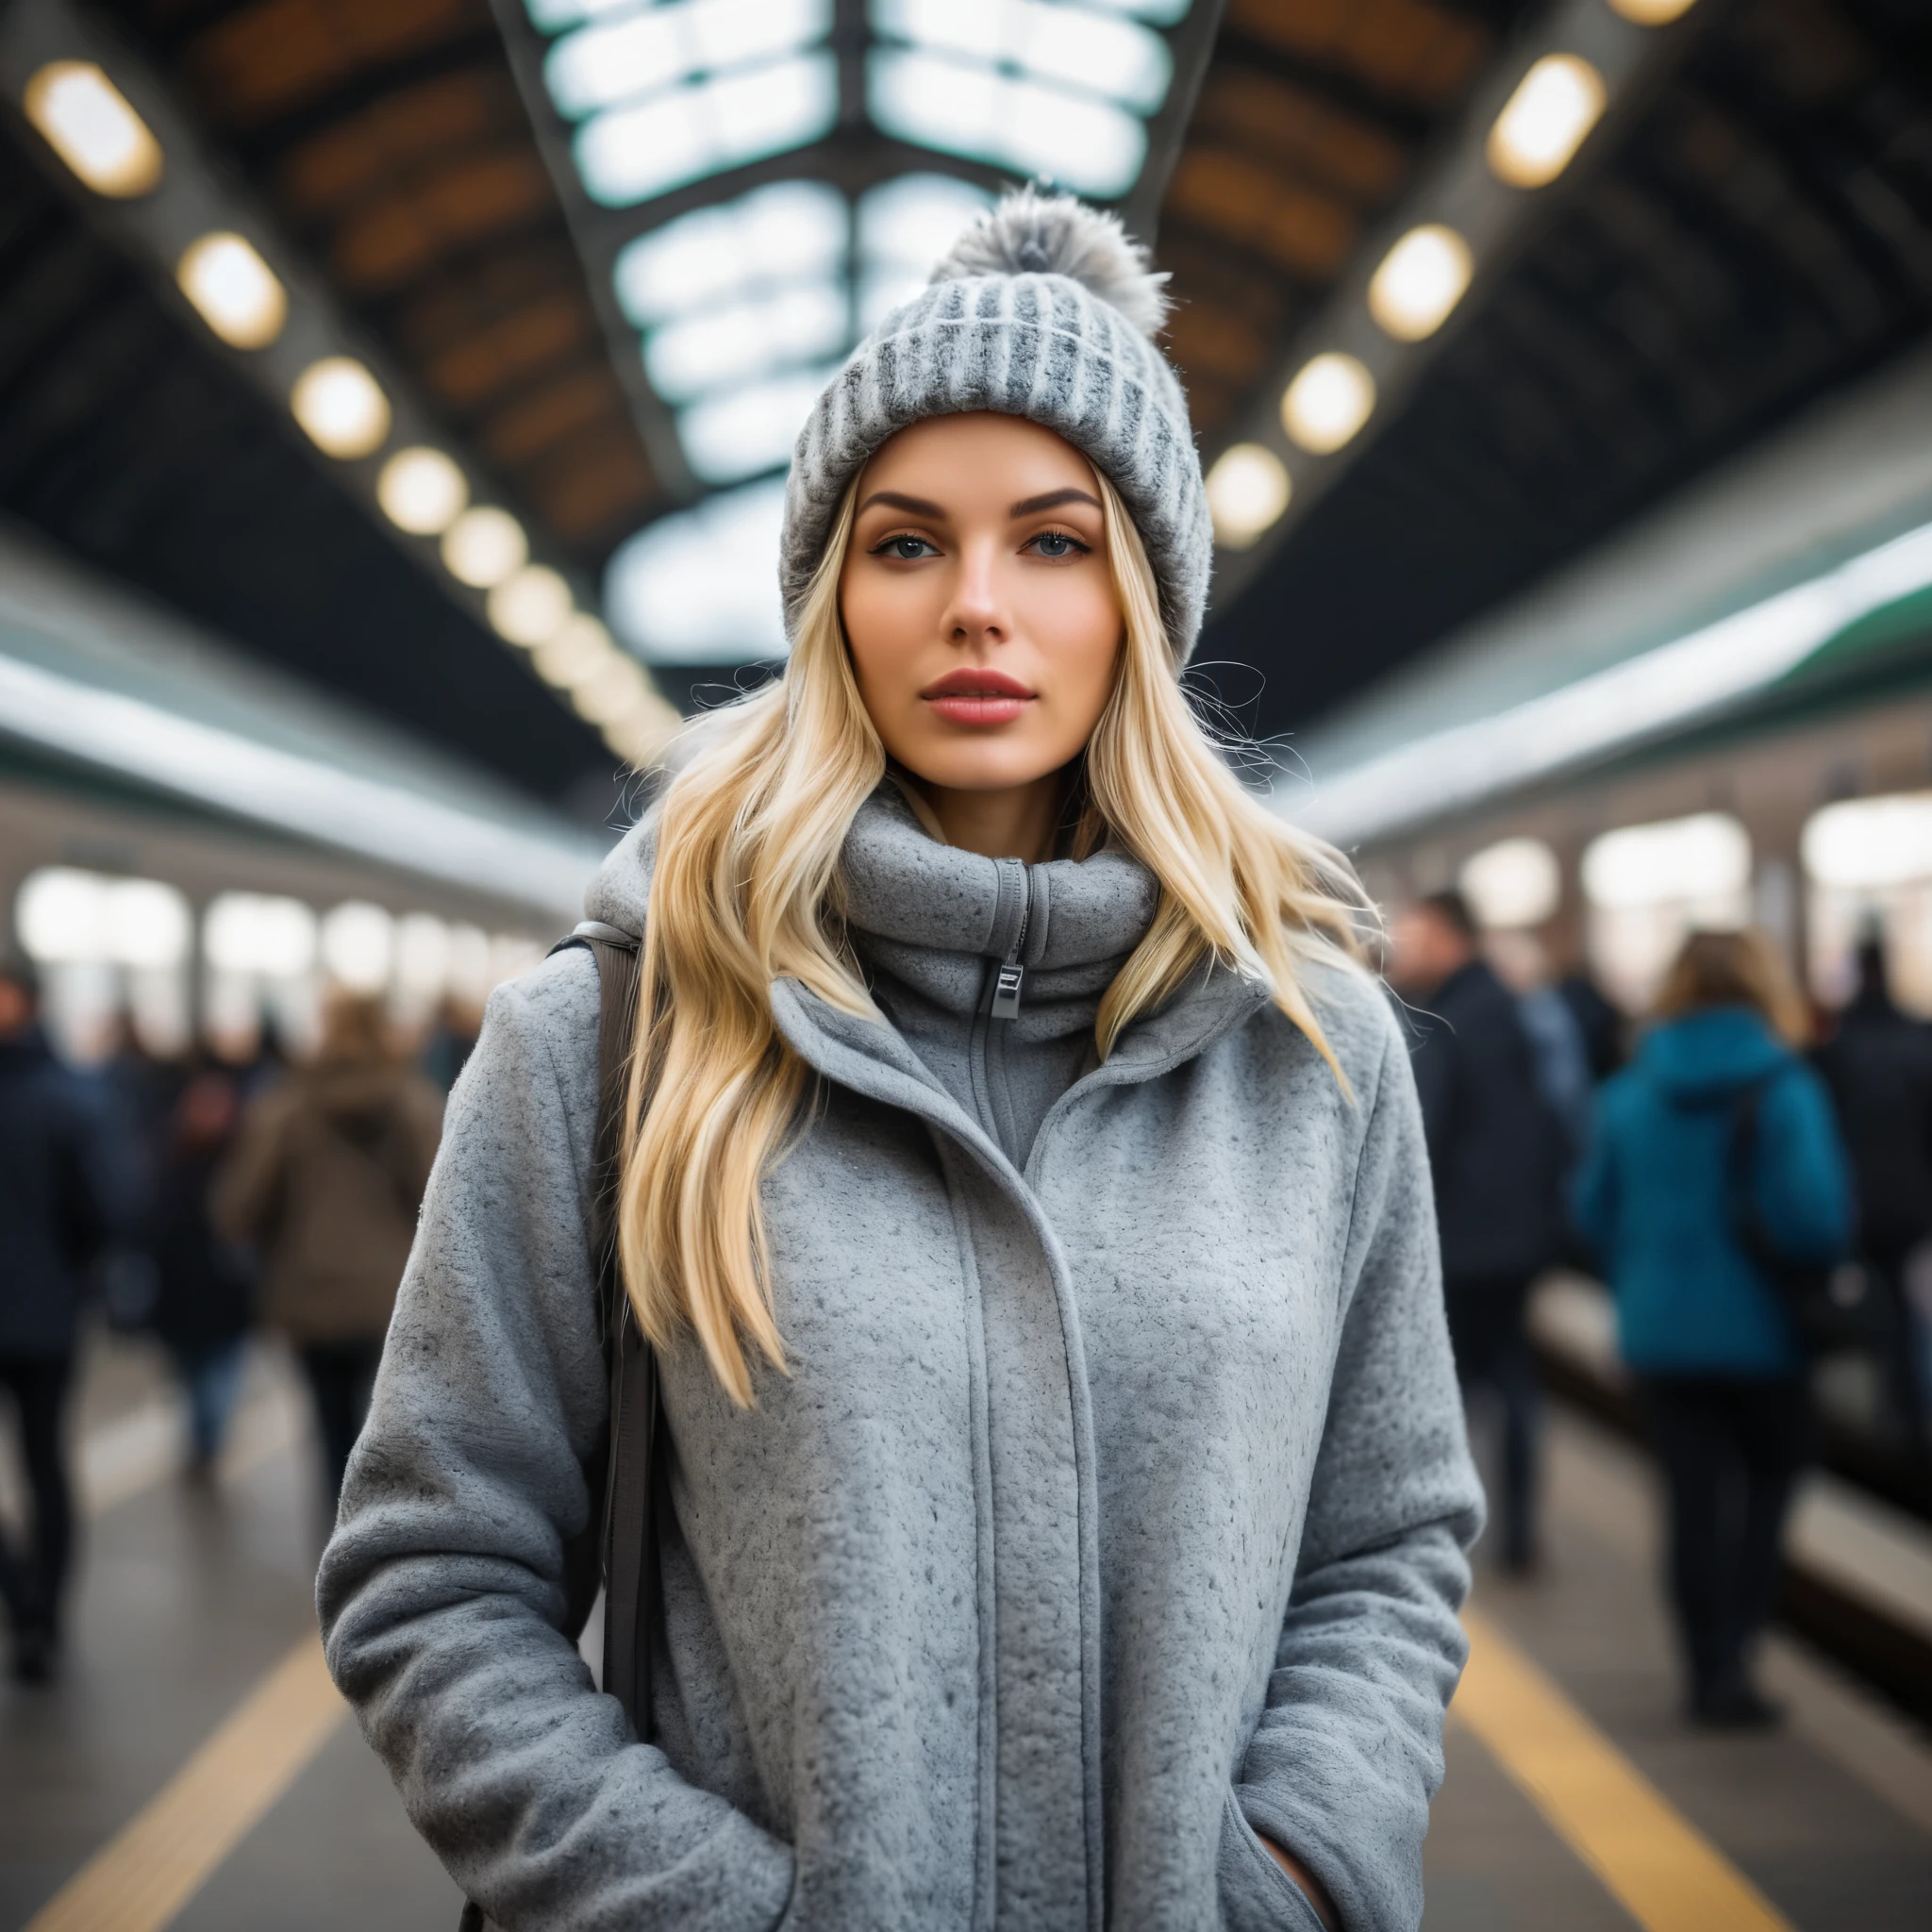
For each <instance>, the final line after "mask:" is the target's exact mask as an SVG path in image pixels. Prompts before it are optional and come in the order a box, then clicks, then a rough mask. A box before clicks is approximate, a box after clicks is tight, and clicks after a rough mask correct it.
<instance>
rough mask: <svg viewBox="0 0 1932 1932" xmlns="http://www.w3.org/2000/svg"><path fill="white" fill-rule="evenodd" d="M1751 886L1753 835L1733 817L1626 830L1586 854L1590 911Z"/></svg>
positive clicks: (1596, 842)
mask: <svg viewBox="0 0 1932 1932" xmlns="http://www.w3.org/2000/svg"><path fill="white" fill-rule="evenodd" d="M1750 883H1751V835H1750V834H1749V833H1748V832H1746V831H1745V829H1744V827H1743V826H1742V825H1741V824H1739V822H1738V821H1737V820H1736V819H1734V818H1733V817H1732V816H1731V815H1730V813H1728V812H1722V811H1700V812H1695V813H1693V814H1692V815H1691V817H1689V818H1684V819H1664V820H1660V821H1658V822H1657V823H1655V824H1647V825H1624V826H1622V827H1620V828H1619V829H1618V830H1616V831H1614V832H1606V833H1604V834H1603V835H1602V836H1601V837H1600V838H1596V839H1592V840H1591V841H1590V843H1589V844H1588V845H1586V846H1585V847H1584V850H1583V891H1584V894H1585V896H1586V897H1587V898H1588V899H1589V900H1590V903H1591V905H1592V906H1598V907H1603V908H1619V909H1621V908H1630V907H1637V906H1669V905H1681V904H1684V903H1686V902H1692V903H1694V902H1696V901H1698V900H1709V899H1723V898H1726V897H1728V896H1730V895H1731V894H1733V893H1737V892H1741V891H1743V890H1744V889H1745V887H1746V886H1748V885H1749V884H1750Z"/></svg>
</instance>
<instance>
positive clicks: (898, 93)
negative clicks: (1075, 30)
mask: <svg viewBox="0 0 1932 1932" xmlns="http://www.w3.org/2000/svg"><path fill="white" fill-rule="evenodd" d="M867 92H868V93H869V96H870V102H871V108H872V115H873V119H874V121H876V122H877V123H878V125H880V126H881V127H882V128H884V129H885V131H886V132H887V133H888V134H896V135H898V136H899V137H900V138H901V139H902V140H905V141H911V142H919V143H920V144H921V145H922V146H925V147H936V148H941V149H943V150H945V151H946V152H948V153H951V154H960V155H971V156H974V157H976V158H981V159H984V160H991V161H996V162H1000V163H1002V164H1004V165H1005V166H1008V167H1011V168H1014V169H1017V170H1018V171H1019V172H1021V173H1023V174H1027V175H1034V174H1039V175H1046V176H1047V177H1048V178H1049V179H1051V180H1053V181H1055V182H1057V183H1058V185H1059V186H1060V187H1062V188H1071V189H1073V190H1074V192H1077V193H1081V194H1091V195H1095V196H1098V197H1101V198H1103V199H1106V198H1109V197H1111V196H1114V195H1118V194H1124V193H1125V192H1126V191H1127V190H1128V189H1129V188H1130V187H1132V185H1133V183H1134V179H1135V177H1136V176H1137V175H1139V174H1140V172H1141V161H1142V160H1143V159H1144V158H1145V156H1146V152H1147V133H1146V129H1145V128H1144V127H1143V126H1142V125H1141V121H1140V119H1139V118H1138V117H1137V116H1135V115H1133V114H1129V113H1127V112H1125V111H1124V109H1122V108H1115V107H1111V106H1109V105H1108V103H1106V102H1104V101H1097V100H1094V99H1092V98H1091V96H1085V97H1083V96H1080V95H1075V94H1069V93H1065V92H1061V91H1060V90H1059V89H1058V88H1054V87H1047V86H1042V85H1041V84H1039V83H1036V82H1031V81H1024V80H1013V79H1008V78H1007V77H1006V76H1005V75H996V74H993V73H991V72H989V71H988V70H986V69H984V68H973V67H964V66H961V65H959V64H958V62H957V61H954V60H949V59H946V58H943V57H941V56H938V55H932V54H919V53H913V52H911V51H909V50H901V49H884V50H881V51H879V52H876V53H874V55H872V57H871V59H870V63H869V74H868V89H867Z"/></svg>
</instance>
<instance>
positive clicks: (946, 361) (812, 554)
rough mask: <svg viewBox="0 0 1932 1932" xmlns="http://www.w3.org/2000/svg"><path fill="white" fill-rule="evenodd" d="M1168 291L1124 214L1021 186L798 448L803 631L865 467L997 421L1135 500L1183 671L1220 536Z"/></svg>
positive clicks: (848, 374) (796, 600)
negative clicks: (1069, 453) (1173, 336)
mask: <svg viewBox="0 0 1932 1932" xmlns="http://www.w3.org/2000/svg"><path fill="white" fill-rule="evenodd" d="M1166 279H1167V277H1166V276H1165V275H1157V274H1154V273H1153V272H1151V271H1150V269H1149V268H1148V265H1147V254H1146V251H1145V250H1144V249H1143V248H1141V246H1140V245H1139V244H1138V243H1137V242H1131V241H1129V240H1128V238H1127V235H1126V233H1125V231H1124V229H1123V228H1122V226H1121V225H1120V222H1119V220H1118V219H1117V218H1116V217H1115V216H1113V215H1108V214H1102V213H1101V212H1100V211H1099V210H1098V209H1097V208H1088V207H1087V206H1086V205H1085V204H1084V203H1081V202H1078V201H1075V200H1074V198H1073V196H1072V195H1069V194H1052V195H1049V194H1042V193H1041V192H1038V191H1037V190H1035V189H1032V188H1023V189H1021V190H1019V191H1018V192H1015V193H1012V194H1008V196H1007V197H1006V199H1005V200H1003V201H1002V202H1001V203H1000V204H999V206H998V207H997V208H990V209H988V210H987V212H986V213H985V214H983V215H981V216H980V217H979V218H978V220H976V221H975V222H974V224H973V225H972V226H971V227H970V228H968V229H967V230H966V232H965V233H964V234H963V235H961V236H960V238H959V240H958V242H956V243H954V246H953V252H952V253H951V254H950V255H948V256H947V257H946V258H945V260H943V261H942V262H941V263H940V265H939V267H938V268H936V269H935V270H934V271H933V277H932V280H931V282H930V283H929V284H928V285H927V286H926V287H925V288H924V289H923V290H922V291H920V292H919V293H918V294H917V295H915V296H914V297H913V298H912V300H911V301H910V302H908V303H907V304H906V305H905V307H904V308H895V309H894V310H893V311H892V312H891V314H890V315H888V316H887V317H886V318H885V320H884V321H883V322H881V323H880V324H879V325H878V327H877V328H875V329H874V331H873V332H872V334H871V335H870V336H868V337H867V338H866V339H865V341H862V342H861V343H860V344H859V345H858V348H857V349H855V350H854V351H853V353H852V358H851V359H850V360H849V361H848V362H847V363H846V364H845V366H844V368H843V369H841V371H840V372H839V374H838V375H836V376H834V377H833V378H832V381H831V383H830V385H829V386H828V387H827V389H826V390H825V392H824V394H823V395H822V396H820V398H819V400H818V404H817V406H816V407H815V408H813V410H812V412H811V415H810V417H809V418H808V420H807V423H806V425H805V427H804V429H803V430H802V431H801V432H800V434H799V438H798V444H797V447H796V448H795V449H794V450H793V452H792V457H791V477H790V479H789V481H788V482H787V484H786V489H785V532H784V536H783V539H782V541H781V542H780V545H779V552H778V582H779V587H780V589H781V590H782V591H783V592H784V597H785V625H786V629H787V630H788V632H791V631H795V629H796V626H797V623H798V618H799V613H800V610H801V609H802V608H803V606H804V602H805V593H806V590H807V588H808V585H809V584H810V582H811V575H812V572H813V571H814V570H815V569H816V568H817V567H818V562H819V558H821V557H822V556H823V555H824V547H825V539H826V537H827V536H828V535H829V534H830V531H831V525H832V519H833V518H834V517H835V516H836V515H837V514H838V509H839V503H840V499H841V497H842V496H843V495H844V492H845V488H846V485H847V484H849V483H850V482H851V481H852V479H853V477H854V476H855V475H858V471H859V470H860V469H861V468H862V467H863V466H864V464H865V461H866V458H868V457H870V456H871V455H872V453H873V452H874V450H875V449H877V448H878V447H879V445H880V444H881V443H882V442H884V441H886V439H887V438H888V437H890V436H891V435H892V434H893V433H894V431H896V430H900V429H903V428H905V426H906V425H908V423H916V422H918V421H919V420H920V419H921V418H923V417H926V416H946V415H954V414H958V413H960V412H962V411H965V410H968V409H993V410H997V411H999V412H1000V413H1001V414H1003V415H1008V416H1024V417H1026V418H1028V419H1029V420H1030V421H1032V422H1035V423H1039V424H1041V425H1044V426H1045V427H1046V428H1048V429H1052V430H1055V431H1057V432H1058V434H1059V435H1061V436H1063V437H1065V438H1066V440H1067V441H1069V442H1071V443H1072V444H1073V445H1074V448H1076V449H1078V450H1080V451H1081V452H1082V453H1083V454H1085V455H1086V456H1087V457H1088V458H1089V459H1090V460H1091V462H1092V463H1093V465H1094V467H1095V468H1096V469H1098V470H1100V471H1102V472H1103V473H1104V474H1105V475H1106V476H1107V478H1108V481H1109V482H1111V483H1112V484H1113V486H1114V488H1115V489H1116V490H1118V491H1120V493H1121V498H1122V501H1123V502H1124V503H1125V504H1126V506H1127V508H1128V509H1129V510H1130V511H1131V512H1132V514H1133V518H1134V524H1135V526H1136V528H1138V529H1139V531H1140V533H1141V541H1142V542H1143V543H1145V544H1146V546H1147V556H1148V558H1149V560H1150V561H1151V562H1152V564H1153V566H1154V574H1155V576H1156V577H1157V578H1158V581H1159V585H1160V597H1161V616H1162V618H1163V620H1164V621H1165V623H1166V625H1167V635H1168V642H1169V644H1170V646H1171V647H1172V649H1173V651H1174V661H1175V663H1176V664H1177V665H1178V664H1182V663H1185V662H1186V661H1187V658H1188V654H1189V653H1190V652H1191V650H1192V649H1193V648H1194V640H1195V639H1196V638H1197V637H1198V636H1199V635H1200V630H1201V617H1202V612H1203V610H1204V608H1206V605H1207V602H1208V567H1209V563H1210V560H1211V558H1212V556H1213V546H1214V539H1213V527H1212V525H1211V524H1210V522H1209V520H1208V497H1207V491H1206V490H1205V489H1204V487H1203V485H1202V481H1201V459H1200V458H1199V456H1198V455H1197V454H1196V453H1195V449H1194V437H1193V431H1192V428H1191V425H1190V424H1189V422H1188V405H1187V398H1186V397H1185V396H1183V395H1182V393H1181V386H1180V383H1179V381H1178V380H1177V379H1176V378H1175V375H1174V370H1173V369H1172V368H1171V367H1170V366H1169V364H1168V360H1167V358H1166V357H1165V356H1163V355H1162V354H1161V353H1160V351H1159V350H1158V348H1157V347H1155V345H1154V335H1155V332H1156V331H1157V330H1158V328H1159V327H1160V325H1161V324H1162V322H1164V321H1165V320H1166V317H1167V295H1166V292H1165V291H1164V289H1163V287H1162V284H1163V283H1164V282H1165V281H1166Z"/></svg>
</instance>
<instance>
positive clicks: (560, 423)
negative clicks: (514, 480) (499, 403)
mask: <svg viewBox="0 0 1932 1932" xmlns="http://www.w3.org/2000/svg"><path fill="white" fill-rule="evenodd" d="M624 413H625V399H624V391H622V390H621V389H619V388H618V386H617V378H616V377H615V376H613V375H611V373H610V370H609V367H608V364H607V363H605V362H603V361H601V360H597V361H590V360H586V361H585V362H583V363H582V364H580V365H579V366H577V367H576V368H574V369H571V370H568V371H566V372H565V373H564V374H562V375H558V376H557V377H555V378H554V379H552V380H549V381H546V382H545V383H544V384H543V385H542V386H541V388H539V389H537V390H535V391H531V392H529V393H526V394H521V395H519V396H518V397H517V398H516V400H515V401H513V402H510V403H507V404H506V405H505V406H504V407H503V408H500V409H496V410H493V411H492V412H491V415H490V417H489V420H488V421H487V422H486V423H485V424H484V425H482V428H481V430H480V432H479V435H480V440H481V441H482V444H483V449H484V452H485V454H486V455H488V456H489V457H490V458H491V459H492V460H493V461H495V462H499V463H504V464H507V465H510V466H512V467H513V466H515V465H516V464H518V463H526V462H528V461H530V460H531V458H535V457H539V456H541V455H542V454H543V452H544V451H545V450H548V449H551V448H554V447H555V446H556V445H557V444H558V442H560V441H562V440H563V439H564V438H565V437H568V436H572V435H574V434H575V432H576V431H578V430H580V429H582V428H583V427H584V426H585V425H587V424H591V423H597V422H602V421H603V420H605V419H606V418H607V417H621V416H623V415H624Z"/></svg>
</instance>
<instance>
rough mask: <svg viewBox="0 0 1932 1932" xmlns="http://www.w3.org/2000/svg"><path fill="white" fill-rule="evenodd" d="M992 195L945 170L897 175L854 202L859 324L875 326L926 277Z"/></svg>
mask: <svg viewBox="0 0 1932 1932" xmlns="http://www.w3.org/2000/svg"><path fill="white" fill-rule="evenodd" d="M990 201H991V196H990V195H988V194H987V193H986V192H984V191H983V190H981V189H978V188H975V187H974V185H973V184H972V183H971V182H969V181H961V180H958V178H957V177H955V176H953V175H900V176H899V177H898V178H897V179H896V180H892V181H882V182H880V184H879V185H878V186H877V187H876V188H874V189H871V190H869V191H868V192H866V193H865V194H864V195H863V196H862V197H861V198H860V200H859V204H858V254H859V261H860V267H859V277H858V325H859V327H860V328H861V329H869V328H872V327H874V326H875V325H877V324H878V322H879V321H880V320H881V319H882V318H883V317H885V316H886V315H887V314H889V313H890V312H891V310H892V309H894V308H898V307H899V305H900V304H901V303H902V302H909V301H910V300H911V299H912V297H913V296H914V295H916V294H918V292H919V291H920V290H921V289H923V288H924V286H925V284H926V282H927V281H928V280H930V279H931V276H932V271H933V266H934V264H935V263H936V262H938V260H939V259H940V258H941V256H942V255H944V254H945V253H946V251H947V250H948V249H949V248H951V247H952V245H953V243H954V242H956V241H958V238H959V232H960V230H961V229H962V228H964V227H965V226H966V225H967V224H968V223H969V222H970V221H972V219H973V217H974V215H976V214H977V213H978V212H979V211H980V209H982V208H985V207H987V206H988V205H989V203H990Z"/></svg>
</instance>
